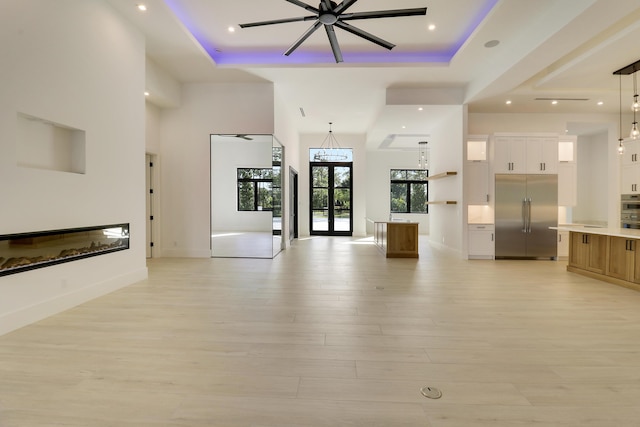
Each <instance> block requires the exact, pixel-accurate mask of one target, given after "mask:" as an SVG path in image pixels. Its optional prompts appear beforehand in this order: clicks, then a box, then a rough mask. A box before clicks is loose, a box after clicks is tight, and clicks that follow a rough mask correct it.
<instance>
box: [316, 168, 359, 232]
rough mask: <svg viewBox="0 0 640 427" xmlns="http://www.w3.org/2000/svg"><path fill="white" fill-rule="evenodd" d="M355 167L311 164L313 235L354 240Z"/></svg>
mask: <svg viewBox="0 0 640 427" xmlns="http://www.w3.org/2000/svg"><path fill="white" fill-rule="evenodd" d="M351 176H352V163H321V162H313V163H311V164H310V177H311V179H310V180H309V181H310V184H311V189H310V191H309V194H310V197H311V201H310V202H311V203H310V204H311V215H310V221H311V223H310V228H309V229H310V231H311V234H322V235H329V236H351V235H352V233H353V217H352V215H351V206H352V202H353V188H352V179H351Z"/></svg>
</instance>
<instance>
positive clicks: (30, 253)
mask: <svg viewBox="0 0 640 427" xmlns="http://www.w3.org/2000/svg"><path fill="white" fill-rule="evenodd" d="M124 249H129V224H114V225H101V226H95V227H83V228H71V229H65V230H48V231H41V232H31V233H20V234H6V235H1V236H0V276H4V275H7V274H13V273H19V272H21V271H25V270H32V269H35V268H41V267H46V266H49V265H53V264H60V263H63V262H69V261H75V260H77V259H82V258H88V257H92V256H97V255H103V254H106V253H110V252H115V251H121V250H124Z"/></svg>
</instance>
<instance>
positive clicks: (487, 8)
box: [449, 0, 499, 60]
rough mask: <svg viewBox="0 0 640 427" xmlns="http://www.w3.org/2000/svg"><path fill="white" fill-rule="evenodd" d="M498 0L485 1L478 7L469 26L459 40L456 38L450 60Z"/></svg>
mask: <svg viewBox="0 0 640 427" xmlns="http://www.w3.org/2000/svg"><path fill="white" fill-rule="evenodd" d="M498 1H499V0H489V1H487V2H486V3H485V6H484V8H483V9H480V12H479V13H478V15H476V16H475V17H474V19H473V20H472V21H471V25H469V28H467V31H466V32H465V33H464V34H463V35H462V37H461V38H460V40H458V43H456V44H455V45H454V47H453V49H452V50H451V57H450V58H449V59H450V60H451V59H453V57H454V56H455V55H456V53H458V51H459V50H460V48H461V47H462V46H463V45H464V44H465V42H466V41H467V40H468V39H469V37H471V34H473V32H474V31H475V30H476V29H477V28H478V26H479V25H480V24H481V23H482V21H484V20H485V18H486V17H487V15H489V12H491V11H492V10H493V8H494V6H495V5H496V4H497V3H498Z"/></svg>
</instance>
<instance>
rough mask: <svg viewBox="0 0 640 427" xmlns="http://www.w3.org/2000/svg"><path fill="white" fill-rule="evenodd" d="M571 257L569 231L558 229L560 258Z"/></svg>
mask: <svg viewBox="0 0 640 427" xmlns="http://www.w3.org/2000/svg"><path fill="white" fill-rule="evenodd" d="M560 258H562V259H567V258H569V232H568V231H558V259H560Z"/></svg>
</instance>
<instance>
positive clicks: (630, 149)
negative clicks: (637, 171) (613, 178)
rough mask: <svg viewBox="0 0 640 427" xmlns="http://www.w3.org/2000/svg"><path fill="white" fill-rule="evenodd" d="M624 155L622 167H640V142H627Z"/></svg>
mask: <svg viewBox="0 0 640 427" xmlns="http://www.w3.org/2000/svg"><path fill="white" fill-rule="evenodd" d="M623 144H624V153H623V154H622V166H623V167H624V166H632V165H633V166H635V165H640V161H639V160H638V157H640V156H638V154H639V153H640V141H633V140H631V141H625V142H624V143H623Z"/></svg>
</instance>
